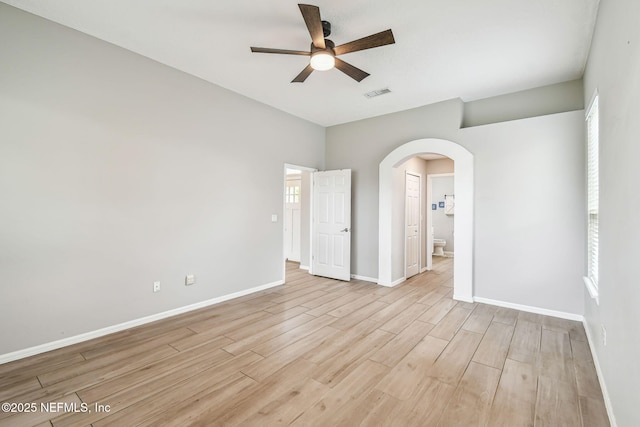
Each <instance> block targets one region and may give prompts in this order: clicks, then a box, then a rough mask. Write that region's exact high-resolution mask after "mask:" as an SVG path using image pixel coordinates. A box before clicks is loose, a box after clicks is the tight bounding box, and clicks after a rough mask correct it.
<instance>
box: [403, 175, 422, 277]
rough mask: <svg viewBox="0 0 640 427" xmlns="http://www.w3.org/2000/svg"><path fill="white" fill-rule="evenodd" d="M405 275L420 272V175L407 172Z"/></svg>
mask: <svg viewBox="0 0 640 427" xmlns="http://www.w3.org/2000/svg"><path fill="white" fill-rule="evenodd" d="M405 197H406V200H405V204H404V209H405V227H406V229H405V252H404V253H405V277H406V278H407V279H408V278H409V277H412V276H415V275H416V274H418V273H420V240H421V238H420V234H421V233H420V208H421V206H420V205H421V200H420V176H419V175H416V174H413V173H409V172H407V174H406V186H405Z"/></svg>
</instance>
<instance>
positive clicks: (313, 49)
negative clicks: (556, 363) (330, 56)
mask: <svg viewBox="0 0 640 427" xmlns="http://www.w3.org/2000/svg"><path fill="white" fill-rule="evenodd" d="M324 45H325V46H326V48H325V49H322V48H319V47H315V46H314V45H313V43H311V54H312V55H313V53H314V52H317V51H319V50H323V51H331V52H333V48H334V47H336V44H335V43H334V42H333V41H331V40H329V39H324Z"/></svg>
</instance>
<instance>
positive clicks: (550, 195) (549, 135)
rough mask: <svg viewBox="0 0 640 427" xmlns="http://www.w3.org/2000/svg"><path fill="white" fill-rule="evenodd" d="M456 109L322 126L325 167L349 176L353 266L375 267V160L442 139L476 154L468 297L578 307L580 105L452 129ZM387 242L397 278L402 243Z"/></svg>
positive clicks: (372, 270)
mask: <svg viewBox="0 0 640 427" xmlns="http://www.w3.org/2000/svg"><path fill="white" fill-rule="evenodd" d="M545 96H547V97H548V98H549V99H548V102H549V105H551V106H553V105H555V104H556V101H557V100H555V98H554V96H553V94H552V93H549V92H548V91H545ZM505 108H508V106H505ZM552 109H553V108H552ZM462 112H463V103H462V102H461V101H460V100H451V101H447V102H442V103H439V104H433V105H429V106H425V107H420V108H416V109H412V110H408V111H404V112H400V113H394V114H389V115H385V116H381V117H376V118H372V119H368V120H362V121H358V122H353V123H348V124H343V125H339V126H334V127H330V128H328V129H327V156H326V166H327V168H329V169H334V168H335V169H338V168H346V167H351V168H352V170H353V175H354V183H353V205H354V209H353V224H354V233H353V237H352V269H353V272H354V273H355V274H358V275H362V276H367V277H377V274H378V273H377V272H378V257H377V256H378V166H379V164H380V162H381V161H382V159H384V157H385V156H386V155H387V154H388V153H389V152H391V151H392V150H393V149H395V148H397V147H399V146H400V145H402V144H405V143H407V142H409V141H412V140H416V139H421V138H444V139H448V140H451V141H454V142H457V143H459V144H460V145H462V146H464V147H465V148H467V149H468V150H470V151H471V152H472V153H473V155H474V163H475V166H474V167H475V220H474V227H475V246H474V250H475V257H476V258H475V267H474V268H475V270H474V286H475V289H474V294H475V296H477V297H484V298H489V299H494V300H500V301H504V302H511V303H516V304H523V305H528V306H535V307H541V308H546V309H551V310H558V311H563V312H567V313H574V314H582V312H583V301H582V288H581V286H582V285H581V275H582V271H583V269H584V259H583V257H582V253H583V251H584V236H583V234H584V233H583V231H584V221H583V214H582V212H583V209H584V150H583V114H584V112H583V111H577V112H568V113H561V114H550V115H546V116H543V117H536V118H529V119H523V120H514V121H509V122H502V123H496V124H491V125H486V126H478V127H471V128H466V129H460V124H461V123H462ZM499 118H500V117H499V116H497V117H496V119H499ZM542 164H544V165H545V166H544V168H542V167H541V166H540V165H542ZM394 198H395V196H394ZM394 216H395V210H394ZM553 242H555V243H556V244H555V245H554V243H553ZM392 244H393V247H392V253H393V254H394V265H393V268H392V271H393V277H392V279H393V280H396V279H397V278H398V277H401V276H399V275H398V273H399V272H402V271H403V265H402V264H400V263H399V262H396V259H397V260H398V261H399V260H403V259H404V256H403V255H401V254H402V253H403V251H404V249H403V242H400V241H399V239H395V240H394V241H393V242H392ZM506 248H510V249H509V251H506ZM567 254H569V255H567Z"/></svg>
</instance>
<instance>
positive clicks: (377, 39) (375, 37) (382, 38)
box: [333, 30, 396, 55]
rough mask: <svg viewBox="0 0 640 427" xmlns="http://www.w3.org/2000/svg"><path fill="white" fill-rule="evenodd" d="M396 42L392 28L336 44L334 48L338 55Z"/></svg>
mask: <svg viewBox="0 0 640 427" xmlns="http://www.w3.org/2000/svg"><path fill="white" fill-rule="evenodd" d="M395 42H396V41H395V39H394V38H393V33H392V32H391V30H386V31H382V32H379V33H376V34H372V35H370V36H368V37H363V38H361V39H358V40H354V41H352V42H349V43H345V44H342V45H340V46H336V47H335V48H334V49H333V50H334V52H335V53H336V55H343V54H345V53H349V52H357V51H359V50H365V49H371V48H374V47H379V46H384V45H388V44H393V43H395Z"/></svg>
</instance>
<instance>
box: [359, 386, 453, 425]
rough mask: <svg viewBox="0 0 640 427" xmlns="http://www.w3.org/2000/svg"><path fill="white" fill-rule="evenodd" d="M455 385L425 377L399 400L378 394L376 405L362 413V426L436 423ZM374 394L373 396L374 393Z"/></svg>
mask: <svg viewBox="0 0 640 427" xmlns="http://www.w3.org/2000/svg"><path fill="white" fill-rule="evenodd" d="M454 391H455V387H453V386H451V385H449V384H445V383H442V382H440V381H438V380H436V379H433V378H429V377H426V378H424V379H423V381H422V383H421V384H420V385H419V387H418V389H417V390H416V391H415V393H414V395H413V397H411V398H409V399H406V400H399V399H396V398H395V397H392V396H389V395H386V394H384V393H382V396H381V398H378V399H377V402H376V403H377V405H376V406H375V407H374V408H373V409H372V410H370V412H369V413H368V414H367V415H366V416H365V418H364V419H363V421H362V423H361V424H360V425H362V426H388V427H396V426H403V427H405V426H407V427H424V426H436V425H437V424H438V420H439V419H441V417H442V413H443V412H444V410H445V408H446V407H447V404H448V403H449V401H450V400H451V398H452V396H453V393H454ZM374 397H377V396H374Z"/></svg>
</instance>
